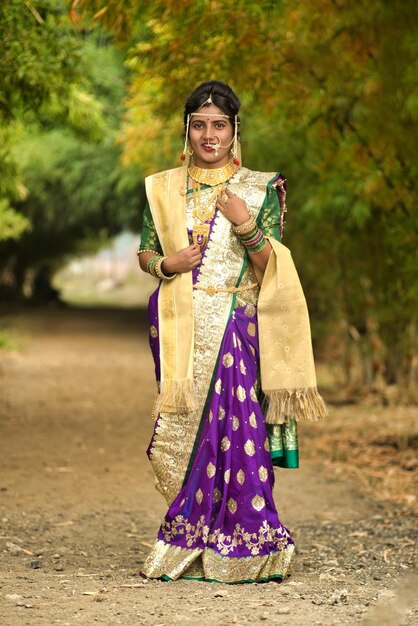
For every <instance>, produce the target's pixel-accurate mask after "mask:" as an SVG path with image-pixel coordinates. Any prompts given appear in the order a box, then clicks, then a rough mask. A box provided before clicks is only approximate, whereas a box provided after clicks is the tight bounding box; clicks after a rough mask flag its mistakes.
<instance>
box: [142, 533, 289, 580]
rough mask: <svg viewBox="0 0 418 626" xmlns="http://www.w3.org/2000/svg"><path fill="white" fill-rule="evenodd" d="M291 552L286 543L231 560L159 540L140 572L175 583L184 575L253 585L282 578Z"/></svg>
mask: <svg viewBox="0 0 418 626" xmlns="http://www.w3.org/2000/svg"><path fill="white" fill-rule="evenodd" d="M293 552H294V545H293V544H288V545H287V546H286V548H284V549H283V550H280V551H278V552H271V553H270V554H267V555H264V556H245V557H237V558H230V557H226V556H221V555H220V554H218V553H217V552H215V551H214V550H211V549H210V548H205V549H204V550H202V549H201V548H195V549H194V550H188V549H187V548H180V547H178V546H171V545H169V544H166V543H165V542H164V541H161V540H158V541H157V542H156V543H155V545H154V548H153V550H152V552H151V554H150V555H149V556H148V558H147V560H146V562H145V565H144V568H143V570H142V571H143V573H144V574H145V575H146V576H147V577H148V578H161V577H162V576H167V577H169V578H171V579H172V580H176V579H178V578H180V577H182V576H185V577H188V578H204V579H206V580H212V581H219V582H222V583H234V582H244V581H254V582H256V581H261V580H267V579H269V578H273V577H278V576H281V577H282V578H284V577H285V576H286V574H287V571H288V569H289V565H290V561H291V558H292V555H293Z"/></svg>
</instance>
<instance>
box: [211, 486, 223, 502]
mask: <svg viewBox="0 0 418 626" xmlns="http://www.w3.org/2000/svg"><path fill="white" fill-rule="evenodd" d="M221 498H222V493H221V490H220V489H218V487H215V489H214V490H213V501H214V503H215V504H216V503H217V502H220V501H221Z"/></svg>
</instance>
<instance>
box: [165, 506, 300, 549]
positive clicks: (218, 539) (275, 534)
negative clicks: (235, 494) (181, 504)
mask: <svg viewBox="0 0 418 626" xmlns="http://www.w3.org/2000/svg"><path fill="white" fill-rule="evenodd" d="M252 504H253V506H254V508H256V506H260V509H256V510H258V511H260V510H261V509H262V508H263V507H264V506H265V502H264V498H263V497H262V496H259V495H256V496H254V498H253V500H252ZM255 505H256V506H255ZM237 506H238V505H237V502H236V501H235V500H234V498H230V499H229V500H228V502H227V507H228V509H229V510H230V512H231V513H232V514H234V513H235V512H236V510H237ZM161 532H162V534H163V536H164V539H165V540H166V541H167V542H169V541H171V539H173V538H174V537H178V536H179V535H183V536H184V538H185V540H186V544H187V546H188V547H189V548H192V547H193V545H194V544H195V543H197V542H199V543H201V542H204V543H205V544H207V543H209V544H211V545H212V546H213V547H214V548H216V549H217V550H219V552H220V553H221V554H223V555H225V556H227V555H228V554H229V553H230V552H232V551H233V550H234V549H235V548H237V547H238V546H245V547H246V548H247V550H250V551H251V554H253V555H256V554H259V552H260V549H261V548H262V547H263V546H264V545H265V544H266V543H268V544H270V546H272V547H274V548H275V549H283V548H285V547H286V545H287V543H288V540H289V533H288V532H287V530H286V528H284V526H279V527H278V528H275V527H272V526H270V524H269V523H268V521H267V520H264V521H263V522H262V524H261V526H259V528H258V532H251V533H250V532H248V531H247V530H245V528H244V527H243V526H241V524H239V523H237V524H235V526H234V529H233V531H232V535H227V534H225V532H223V531H222V530H221V529H220V528H217V529H216V530H214V531H213V532H210V529H209V528H208V526H207V525H206V524H205V516H204V515H201V516H200V518H199V519H198V521H197V523H196V524H191V523H190V522H189V520H188V519H187V518H186V517H183V515H176V517H175V518H174V519H173V520H172V521H171V522H163V524H162V526H161Z"/></svg>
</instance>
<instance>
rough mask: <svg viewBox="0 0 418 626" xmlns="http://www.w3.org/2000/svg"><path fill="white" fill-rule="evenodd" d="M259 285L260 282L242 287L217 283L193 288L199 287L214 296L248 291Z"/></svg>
mask: <svg viewBox="0 0 418 626" xmlns="http://www.w3.org/2000/svg"><path fill="white" fill-rule="evenodd" d="M254 287H258V283H251V285H243V286H242V287H229V286H228V287H215V285H207V286H206V287H205V286H204V285H193V289H199V290H200V291H206V293H207V294H208V295H209V296H213V295H214V294H215V293H239V292H240V291H247V289H253V288H254Z"/></svg>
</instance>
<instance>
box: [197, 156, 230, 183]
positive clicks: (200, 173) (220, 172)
mask: <svg viewBox="0 0 418 626" xmlns="http://www.w3.org/2000/svg"><path fill="white" fill-rule="evenodd" d="M235 170H236V167H235V165H234V164H233V162H232V161H229V163H227V164H226V165H224V166H223V167H217V168H216V169H203V167H198V166H197V165H195V164H194V163H192V164H190V165H189V167H188V168H187V173H188V175H189V176H190V178H191V179H192V180H194V181H195V182H197V183H200V184H201V185H209V187H215V186H216V185H222V183H226V181H227V180H229V179H230V178H231V177H232V176H233V175H234V174H235Z"/></svg>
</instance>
